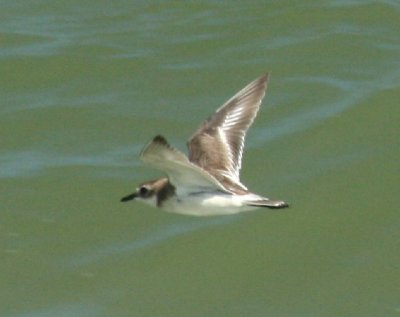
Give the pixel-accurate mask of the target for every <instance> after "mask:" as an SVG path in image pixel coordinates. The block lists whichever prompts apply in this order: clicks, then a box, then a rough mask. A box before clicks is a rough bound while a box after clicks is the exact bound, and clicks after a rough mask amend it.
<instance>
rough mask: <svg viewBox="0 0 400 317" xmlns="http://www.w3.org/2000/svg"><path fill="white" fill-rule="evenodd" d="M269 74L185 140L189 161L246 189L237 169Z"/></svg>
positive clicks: (241, 93) (233, 98)
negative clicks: (186, 141)
mask: <svg viewBox="0 0 400 317" xmlns="http://www.w3.org/2000/svg"><path fill="white" fill-rule="evenodd" d="M267 82H268V74H265V75H263V76H261V77H259V78H258V79H256V80H254V81H253V82H251V83H250V84H248V85H247V86H246V87H244V88H243V89H242V90H240V91H239V92H238V93H237V94H236V95H234V96H233V97H232V98H231V99H229V100H228V101H227V102H226V103H224V104H223V105H222V107H220V108H219V109H218V110H217V111H216V112H215V113H214V114H213V115H212V116H210V117H209V118H208V119H207V120H206V121H205V122H203V123H202V125H201V126H200V127H199V129H198V130H197V131H196V132H195V133H194V134H193V135H192V137H191V138H190V139H189V141H188V144H187V145H188V148H189V160H190V162H192V163H194V164H196V165H197V166H199V167H201V168H202V169H204V170H206V171H208V172H209V173H210V174H211V175H213V176H214V177H215V178H216V179H217V180H219V181H220V182H223V183H225V182H230V183H232V185H234V187H238V188H240V189H242V190H246V187H245V186H244V185H243V184H241V182H240V177H239V174H240V168H241V165H242V154H243V148H244V141H245V137H246V133H247V130H248V129H249V127H250V126H251V124H252V123H253V121H254V118H255V117H256V115H257V112H258V109H259V107H260V104H261V101H262V98H263V97H264V95H265V89H266V87H267Z"/></svg>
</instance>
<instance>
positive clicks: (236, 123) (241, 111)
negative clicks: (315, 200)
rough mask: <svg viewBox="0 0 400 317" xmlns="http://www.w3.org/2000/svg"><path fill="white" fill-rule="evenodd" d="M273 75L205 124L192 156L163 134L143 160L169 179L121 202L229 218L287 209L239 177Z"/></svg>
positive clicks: (247, 89) (190, 144) (191, 147)
mask: <svg viewBox="0 0 400 317" xmlns="http://www.w3.org/2000/svg"><path fill="white" fill-rule="evenodd" d="M267 82H268V74H264V75H263V76H261V77H259V78H258V79H256V80H254V81H252V82H251V83H250V84H248V85H247V86H246V87H244V88H243V89H242V90H240V91H239V92H238V93H236V94H235V95H234V96H233V97H232V98H230V99H229V100H228V101H227V102H225V103H224V104H223V105H222V106H221V107H220V108H219V109H218V110H217V111H216V112H215V113H214V114H213V115H211V116H210V117H209V118H208V119H207V120H206V121H204V122H203V123H202V124H201V125H200V127H199V128H198V129H197V131H196V132H195V133H194V134H193V135H192V137H191V138H190V139H189V141H188V142H187V146H188V149H189V156H186V155H185V154H183V153H182V152H180V151H179V150H177V149H175V148H173V147H172V146H171V145H169V143H168V142H167V141H166V139H165V138H164V137H163V136H161V135H157V136H156V137H155V138H153V140H152V141H151V142H150V143H149V144H148V145H147V146H145V148H144V149H143V151H142V152H141V154H140V159H141V160H142V161H143V162H144V163H145V164H146V165H148V166H151V167H154V168H156V169H159V170H161V171H163V172H165V173H166V175H167V177H163V178H159V179H156V180H151V181H147V182H144V183H142V184H140V185H139V186H138V187H137V188H136V190H135V192H134V193H133V194H130V195H127V196H125V197H123V198H122V199H121V201H123V202H126V201H130V200H133V199H135V200H138V201H143V202H145V203H148V204H150V205H152V206H155V207H158V208H161V209H164V210H166V211H170V212H176V213H180V214H187V215H197V216H209V215H228V214H235V213H238V212H242V211H249V210H253V209H256V208H260V207H267V208H275V209H276V208H285V207H288V204H287V203H286V202H284V201H282V200H271V199H269V198H266V197H263V196H260V195H258V194H255V193H252V192H251V191H249V190H248V189H247V187H246V186H245V185H243V184H242V182H241V181H240V178H239V173H240V168H241V166H242V154H243V148H244V141H245V137H246V132H247V130H248V129H249V127H250V125H251V124H252V123H253V121H254V118H255V117H256V115H257V112H258V109H259V108H260V104H261V101H262V98H263V97H264V95H265V90H266V87H267Z"/></svg>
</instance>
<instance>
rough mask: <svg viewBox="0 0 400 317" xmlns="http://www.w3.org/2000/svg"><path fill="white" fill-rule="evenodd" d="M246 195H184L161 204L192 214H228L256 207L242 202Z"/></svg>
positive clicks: (164, 207)
mask: <svg viewBox="0 0 400 317" xmlns="http://www.w3.org/2000/svg"><path fill="white" fill-rule="evenodd" d="M246 196H247V195H243V196H234V195H229V194H226V195H216V194H210V193H208V194H201V195H190V196H185V197H179V198H178V197H173V198H171V199H169V200H168V201H165V202H164V203H163V205H162V206H161V208H162V209H165V210H166V211H169V212H176V213H180V214H185V215H193V216H213V215H230V214H236V213H238V212H242V211H249V210H254V209H256V208H257V207H254V206H247V205H245V204H244V203H243V202H244V201H245V200H246Z"/></svg>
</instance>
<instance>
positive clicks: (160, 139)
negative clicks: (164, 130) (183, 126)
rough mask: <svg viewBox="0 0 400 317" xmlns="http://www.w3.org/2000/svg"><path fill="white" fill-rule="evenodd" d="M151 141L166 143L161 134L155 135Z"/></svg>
mask: <svg viewBox="0 0 400 317" xmlns="http://www.w3.org/2000/svg"><path fill="white" fill-rule="evenodd" d="M153 142H155V143H159V144H163V145H168V142H167V140H166V139H165V138H164V137H163V136H162V135H161V134H158V135H156V136H155V137H154V138H153Z"/></svg>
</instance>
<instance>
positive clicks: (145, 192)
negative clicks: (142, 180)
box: [139, 186, 149, 196]
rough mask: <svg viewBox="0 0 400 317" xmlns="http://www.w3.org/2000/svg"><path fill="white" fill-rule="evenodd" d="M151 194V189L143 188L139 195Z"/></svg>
mask: <svg viewBox="0 0 400 317" xmlns="http://www.w3.org/2000/svg"><path fill="white" fill-rule="evenodd" d="M148 192H149V189H148V188H147V187H145V186H142V187H140V188H139V194H140V196H146V194H147V193H148Z"/></svg>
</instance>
